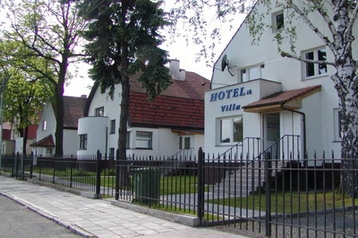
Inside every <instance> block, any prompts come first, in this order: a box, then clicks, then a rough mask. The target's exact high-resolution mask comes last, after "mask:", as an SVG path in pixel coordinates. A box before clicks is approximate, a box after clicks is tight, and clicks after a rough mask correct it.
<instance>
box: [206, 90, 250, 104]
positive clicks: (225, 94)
mask: <svg viewBox="0 0 358 238" xmlns="http://www.w3.org/2000/svg"><path fill="white" fill-rule="evenodd" d="M250 94H252V90H251V89H245V87H239V88H231V89H226V90H222V91H220V92H215V93H211V95H210V102H215V101H221V100H224V99H230V98H237V97H242V96H245V95H250Z"/></svg>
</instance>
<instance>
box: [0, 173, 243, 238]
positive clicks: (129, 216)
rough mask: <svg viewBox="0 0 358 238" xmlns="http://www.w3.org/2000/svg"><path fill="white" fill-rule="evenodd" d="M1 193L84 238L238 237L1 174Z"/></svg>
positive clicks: (237, 237)
mask: <svg viewBox="0 0 358 238" xmlns="http://www.w3.org/2000/svg"><path fill="white" fill-rule="evenodd" d="M0 194H2V195H4V196H7V197H9V198H11V199H13V200H15V201H17V202H19V203H21V204H23V205H25V206H27V207H29V208H30V209H31V210H33V211H35V212H37V213H39V214H41V215H43V216H45V217H47V218H49V219H51V220H54V221H55V222H57V223H58V224H61V225H63V226H65V227H67V228H68V229H70V230H73V231H74V232H76V233H78V234H80V235H82V236H84V237H103V238H111V237H125V238H127V237H128V238H129V237H139V236H140V237H147V238H148V237H173V238H175V237H186V238H190V237H193V238H194V237H195V238H200V237H205V238H216V237H218V238H219V237H220V238H221V237H223V238H225V237H236V238H239V237H240V236H238V235H234V234H230V233H224V232H219V231H215V230H211V229H207V228H193V227H188V226H185V225H181V224H177V223H174V222H170V221H167V220H163V219H159V218H155V217H152V216H148V215H145V214H142V213H137V212H134V211H131V210H127V209H123V208H120V207H117V206H113V205H111V201H112V200H113V199H111V201H110V200H106V199H89V198H85V197H81V196H78V195H74V194H72V193H67V192H61V191H58V190H55V189H51V188H48V187H45V186H39V185H35V184H31V183H28V182H23V181H19V180H16V179H13V178H8V177H5V176H1V175H0ZM0 212H1V211H0Z"/></svg>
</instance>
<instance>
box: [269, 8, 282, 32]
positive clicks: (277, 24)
mask: <svg viewBox="0 0 358 238" xmlns="http://www.w3.org/2000/svg"><path fill="white" fill-rule="evenodd" d="M284 26H285V22H284V16H283V11H279V12H276V13H274V14H272V29H273V31H274V32H276V31H278V30H280V29H283V27H284Z"/></svg>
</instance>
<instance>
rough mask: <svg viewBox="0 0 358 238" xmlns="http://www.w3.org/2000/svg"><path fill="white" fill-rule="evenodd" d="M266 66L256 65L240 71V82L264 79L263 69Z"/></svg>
mask: <svg viewBox="0 0 358 238" xmlns="http://www.w3.org/2000/svg"><path fill="white" fill-rule="evenodd" d="M263 68H264V65H263V64H262V65H256V66H252V67H247V68H242V69H240V78H239V82H240V83H243V82H247V81H250V80H254V79H259V78H262V69H263Z"/></svg>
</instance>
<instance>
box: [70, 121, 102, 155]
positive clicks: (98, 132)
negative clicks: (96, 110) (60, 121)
mask: <svg viewBox="0 0 358 238" xmlns="http://www.w3.org/2000/svg"><path fill="white" fill-rule="evenodd" d="M107 126H108V117H83V118H80V119H79V121H78V132H77V133H76V138H77V140H76V143H75V145H76V149H77V156H78V158H80V159H81V158H85V155H96V154H97V150H100V152H101V153H102V154H104V153H105V152H106V133H107V129H106V128H107ZM81 134H87V149H86V150H80V149H79V141H80V139H79V135H81Z"/></svg>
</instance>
